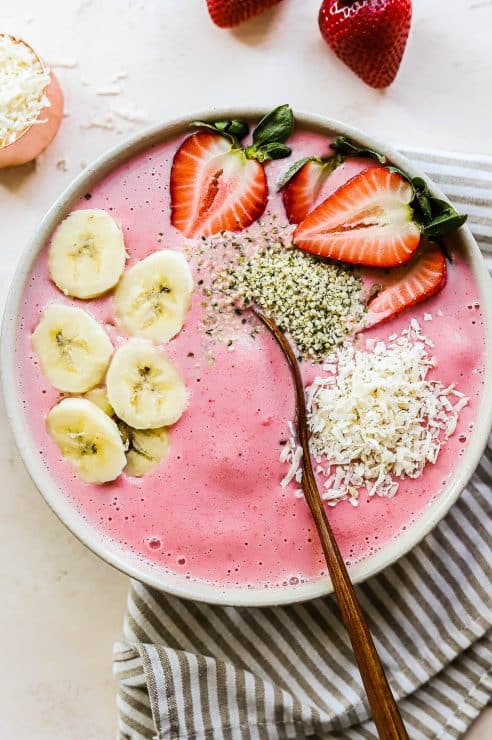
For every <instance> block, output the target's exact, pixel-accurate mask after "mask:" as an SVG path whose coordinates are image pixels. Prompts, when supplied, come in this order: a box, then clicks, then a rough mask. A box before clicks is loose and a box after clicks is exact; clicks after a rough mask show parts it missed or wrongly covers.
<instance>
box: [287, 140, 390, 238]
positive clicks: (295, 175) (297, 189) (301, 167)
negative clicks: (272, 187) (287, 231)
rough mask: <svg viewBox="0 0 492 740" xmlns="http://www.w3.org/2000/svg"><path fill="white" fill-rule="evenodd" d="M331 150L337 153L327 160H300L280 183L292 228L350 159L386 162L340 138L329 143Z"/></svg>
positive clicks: (290, 168) (376, 153) (379, 156)
mask: <svg viewBox="0 0 492 740" xmlns="http://www.w3.org/2000/svg"><path fill="white" fill-rule="evenodd" d="M330 149H332V151H333V152H334V153H333V154H331V155H329V156H327V157H305V158H304V159H300V160H298V161H297V162H295V163H294V164H293V165H291V166H290V167H289V169H288V170H287V172H286V173H285V174H284V175H283V177H282V178H281V179H280V180H279V182H278V185H277V189H278V190H283V201H284V207H285V212H286V214H287V218H288V219H289V222H290V223H291V224H298V223H300V222H301V221H302V219H303V218H305V216H307V214H308V213H309V212H310V211H311V210H312V209H313V207H314V206H315V204H316V201H317V200H318V198H319V196H320V194H321V191H322V189H323V186H324V184H325V182H326V180H327V178H328V177H329V176H330V175H331V173H332V172H333V171H334V170H335V169H336V168H337V167H339V166H340V165H341V164H343V162H344V161H345V160H346V159H347V158H348V157H367V158H369V159H375V160H377V161H378V162H379V163H380V164H384V163H385V162H386V157H384V155H382V154H378V152H375V151H373V150H372V149H367V148H363V147H359V146H358V145H357V144H355V143H354V142H353V141H351V140H350V139H347V138H346V137H345V136H337V138H336V139H334V141H332V142H331V143H330Z"/></svg>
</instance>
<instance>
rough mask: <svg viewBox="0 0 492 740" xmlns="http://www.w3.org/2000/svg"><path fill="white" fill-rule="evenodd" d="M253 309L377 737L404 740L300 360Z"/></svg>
mask: <svg viewBox="0 0 492 740" xmlns="http://www.w3.org/2000/svg"><path fill="white" fill-rule="evenodd" d="M253 311H254V313H255V314H256V315H257V316H258V318H259V319H260V320H261V321H262V322H263V323H264V324H265V326H266V327H267V328H268V329H269V330H270V332H271V333H272V334H273V336H274V337H275V339H276V340H277V342H278V344H279V345H280V348H281V350H282V352H283V353H284V355H285V358H286V359H287V362H288V364H289V367H290V370H291V373H292V377H293V379H294V384H295V390H296V399H297V403H296V417H297V418H296V423H297V433H298V436H299V440H300V442H301V446H302V451H303V455H302V488H303V491H304V495H305V498H306V501H307V503H308V506H309V508H310V510H311V514H312V515H313V519H314V521H315V524H316V529H317V530H318V535H319V538H320V540H321V545H322V547H323V552H324V555H325V560H326V564H327V566H328V572H329V574H330V578H331V582H332V584H333V590H334V592H335V596H336V599H337V601H338V605H339V607H340V612H341V614H342V619H343V621H344V623H345V626H346V628H347V631H348V633H349V636H350V641H351V643H352V648H353V651H354V655H355V659H356V661H357V665H358V666H359V671H360V675H361V676H362V681H363V683H364V688H365V690H366V694H367V698H368V700H369V705H370V707H371V711H372V716H373V719H374V723H375V725H376V728H377V731H378V733H379V737H380V738H381V739H382V740H408V735H407V732H406V730H405V726H404V724H403V721H402V718H401V715H400V711H399V709H398V706H397V704H396V701H395V698H394V696H393V693H392V691H391V688H390V686H389V683H388V679H387V678H386V675H385V672H384V668H383V666H382V663H381V660H380V658H379V655H378V653H377V651H376V647H375V645H374V642H373V639H372V636H371V633H370V632H369V628H368V626H367V622H366V618H365V617H364V614H363V612H362V609H361V606H360V604H359V601H358V599H357V595H356V593H355V589H354V586H353V584H352V581H351V580H350V576H349V574H348V572H347V568H346V567H345V562H344V560H343V558H342V555H341V553H340V550H339V549H338V545H337V541H336V539H335V536H334V534H333V532H332V529H331V527H330V523H329V522H328V519H327V518H326V514H325V509H324V506H323V502H322V500H321V496H320V493H319V490H318V486H317V484H316V479H315V477H314V473H313V467H312V464H311V455H310V451H309V431H308V425H307V414H306V399H305V395H304V386H303V384H302V379H301V373H300V370H299V365H298V362H297V360H296V357H295V355H294V352H293V350H292V347H291V346H290V344H289V342H288V340H287V339H286V337H285V336H284V334H283V332H282V331H281V330H280V329H279V327H278V326H277V325H276V323H275V322H274V321H272V319H271V318H270V317H269V316H267V315H266V314H264V313H263V311H261V309H259V308H258V307H256V306H255V307H253Z"/></svg>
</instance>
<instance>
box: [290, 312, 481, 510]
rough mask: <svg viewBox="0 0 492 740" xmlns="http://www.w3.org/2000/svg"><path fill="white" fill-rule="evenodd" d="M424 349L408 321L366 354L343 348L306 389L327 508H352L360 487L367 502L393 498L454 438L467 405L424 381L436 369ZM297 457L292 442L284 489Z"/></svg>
mask: <svg viewBox="0 0 492 740" xmlns="http://www.w3.org/2000/svg"><path fill="white" fill-rule="evenodd" d="M431 344H432V343H431V342H430V340H429V339H427V338H426V337H425V336H424V335H423V334H422V331H421V328H420V325H419V324H418V322H417V321H416V320H415V319H412V322H411V325H410V327H409V328H408V329H406V330H404V331H403V332H402V333H401V334H400V335H396V334H395V335H392V336H391V337H390V338H389V340H388V341H387V343H384V342H382V341H378V342H377V343H376V344H375V345H374V347H373V348H372V350H371V351H364V350H361V349H356V348H355V347H354V345H353V344H351V343H347V344H345V345H343V346H342V347H341V348H339V349H337V350H336V351H335V352H333V353H332V354H331V355H330V356H328V358H327V360H326V362H325V364H324V365H323V370H324V371H325V373H326V375H323V376H322V377H317V378H316V379H315V380H314V382H313V384H312V385H311V386H310V387H309V388H308V389H307V392H306V396H307V405H308V410H309V427H310V431H311V435H312V436H311V445H312V450H313V454H314V455H315V457H316V461H317V463H318V467H317V468H316V471H317V473H318V474H320V473H322V474H323V475H324V476H325V478H326V481H325V484H324V491H323V493H322V498H323V499H324V500H326V501H327V502H328V503H329V504H330V505H334V504H335V503H336V502H337V501H340V500H342V499H348V500H349V501H350V503H351V504H352V505H354V506H357V503H358V495H359V489H361V488H364V487H365V488H366V490H367V493H368V494H369V496H374V495H378V496H388V497H392V496H394V495H395V494H396V493H397V491H398V487H399V483H398V479H402V478H405V477H409V478H418V477H419V476H420V475H421V474H422V472H423V470H424V467H425V465H426V464H427V463H431V464H432V463H435V462H436V460H437V457H438V455H439V451H440V449H441V447H442V446H443V445H444V444H445V443H446V439H447V438H448V437H450V436H451V435H452V434H454V432H455V431H456V426H457V423H458V415H459V413H460V411H461V410H462V409H463V408H464V407H465V406H466V405H467V404H468V401H469V399H468V398H467V397H466V396H465V395H464V394H463V393H461V392H460V391H457V390H455V387H454V385H450V386H448V387H445V386H444V385H443V384H442V383H440V382H439V381H437V380H429V379H427V375H428V373H429V370H430V369H431V368H433V367H435V364H436V363H435V361H434V359H433V358H432V357H431V356H430V355H429V347H430V346H431ZM453 399H454V400H453ZM456 399H457V400H456ZM296 452H297V450H295V451H294V447H293V441H292V440H291V441H290V442H289V443H288V452H287V453H284V455H285V456H286V462H289V463H290V468H289V471H288V473H287V475H286V477H285V478H284V481H286V480H287V481H288V482H290V481H291V480H292V478H296V480H297V481H299V477H298V476H297V475H296V473H297V469H299V463H300V458H298V456H297V455H296V454H295V453H296ZM321 462H323V464H319V463H321ZM284 481H282V483H283V484H284V485H287V484H286V483H284Z"/></svg>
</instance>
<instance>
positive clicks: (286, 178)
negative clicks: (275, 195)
mask: <svg viewBox="0 0 492 740" xmlns="http://www.w3.org/2000/svg"><path fill="white" fill-rule="evenodd" d="M308 162H319V163H320V164H321V163H322V160H321V159H320V157H304V159H298V160H297V162H294V164H291V166H290V167H289V169H288V170H287V171H286V172H284V174H283V175H282V177H281V178H280V180H279V181H278V182H277V190H282V188H284V187H285V186H286V185H287V183H288V182H290V180H292V178H293V177H295V175H297V173H298V172H299V170H300V169H302V168H303V167H304V165H305V164H307V163H308Z"/></svg>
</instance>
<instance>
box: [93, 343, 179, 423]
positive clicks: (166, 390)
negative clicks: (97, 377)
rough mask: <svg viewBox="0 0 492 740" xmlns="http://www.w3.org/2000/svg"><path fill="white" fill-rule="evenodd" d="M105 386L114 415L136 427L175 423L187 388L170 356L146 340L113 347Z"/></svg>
mask: <svg viewBox="0 0 492 740" xmlns="http://www.w3.org/2000/svg"><path fill="white" fill-rule="evenodd" d="M106 388H107V393H108V399H109V403H110V404H111V406H112V407H113V409H114V411H115V413H116V415H117V416H119V417H120V419H122V420H123V421H124V422H125V423H126V424H128V425H129V426H131V427H135V429H156V428H157V427H165V426H169V425H170V424H174V423H175V422H176V421H177V420H178V419H179V417H180V416H181V414H182V413H183V411H184V409H185V407H186V402H187V392H186V387H185V384H184V383H183V381H182V379H181V377H180V375H179V373H178V371H177V369H176V367H175V365H174V363H173V362H172V360H171V358H170V357H169V355H168V354H167V353H166V352H164V351H163V350H157V349H156V348H155V347H154V346H153V345H152V343H151V342H149V341H147V340H145V339H129V340H128V342H127V343H126V344H124V345H123V346H122V347H120V348H119V349H118V350H116V352H115V354H114V356H113V359H112V361H111V364H110V366H109V370H108V374H107V377H106Z"/></svg>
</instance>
